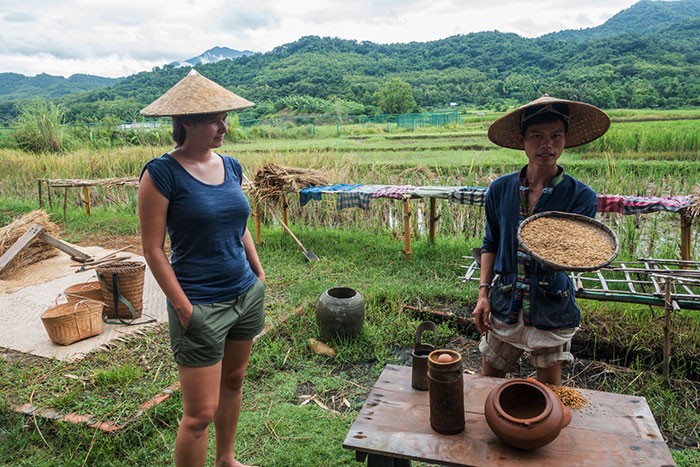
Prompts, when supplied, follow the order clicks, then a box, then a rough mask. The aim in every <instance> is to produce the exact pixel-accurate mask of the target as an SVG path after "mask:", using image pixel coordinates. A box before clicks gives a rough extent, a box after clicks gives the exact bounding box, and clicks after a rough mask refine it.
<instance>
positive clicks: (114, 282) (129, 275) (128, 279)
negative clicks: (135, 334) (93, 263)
mask: <svg viewBox="0 0 700 467" xmlns="http://www.w3.org/2000/svg"><path fill="white" fill-rule="evenodd" d="M95 270H96V272H97V278H98V279H99V281H100V285H101V288H102V301H103V302H104V310H103V314H104V315H105V316H106V317H107V318H111V319H128V320H133V319H136V318H140V317H141V314H142V311H143V279H144V274H145V272H146V265H145V264H144V263H141V262H138V261H129V262H126V261H125V262H121V263H114V264H107V265H104V266H98V267H97V268H96V269H95ZM115 288H116V293H117V300H116V305H115V297H114V293H113V291H114V289H115ZM119 297H121V298H122V299H124V300H126V301H128V302H129V303H130V304H131V306H132V307H133V309H134V312H133V314H132V312H131V310H130V309H129V307H128V306H126V305H125V304H124V303H123V302H122V301H121V300H120V299H119Z"/></svg>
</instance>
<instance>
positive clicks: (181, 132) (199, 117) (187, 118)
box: [172, 114, 211, 147]
mask: <svg viewBox="0 0 700 467" xmlns="http://www.w3.org/2000/svg"><path fill="white" fill-rule="evenodd" d="M207 118H211V114H192V115H173V117H172V119H173V142H174V143H175V147H178V146H182V145H183V144H185V139H186V138H187V130H185V125H184V124H185V123H199V122H202V121H204V120H206V119H207Z"/></svg>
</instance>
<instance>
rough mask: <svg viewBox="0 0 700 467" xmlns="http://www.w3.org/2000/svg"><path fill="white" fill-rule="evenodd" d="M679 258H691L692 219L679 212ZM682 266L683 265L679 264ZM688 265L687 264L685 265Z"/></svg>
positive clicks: (688, 259) (687, 259)
mask: <svg viewBox="0 0 700 467" xmlns="http://www.w3.org/2000/svg"><path fill="white" fill-rule="evenodd" d="M680 217H681V259H682V260H685V261H690V260H691V252H692V251H693V250H692V243H691V239H692V233H693V232H692V221H691V220H690V219H687V218H686V216H684V215H683V214H681V216H680ZM681 267H683V266H681ZM685 267H688V266H685Z"/></svg>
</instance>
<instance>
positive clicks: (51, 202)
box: [46, 180, 53, 209]
mask: <svg viewBox="0 0 700 467" xmlns="http://www.w3.org/2000/svg"><path fill="white" fill-rule="evenodd" d="M46 197H47V198H49V209H53V201H52V200H51V182H50V181H48V180H47V181H46Z"/></svg>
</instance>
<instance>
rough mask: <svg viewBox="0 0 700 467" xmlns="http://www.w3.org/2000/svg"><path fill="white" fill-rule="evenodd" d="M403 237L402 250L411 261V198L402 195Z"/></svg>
mask: <svg viewBox="0 0 700 467" xmlns="http://www.w3.org/2000/svg"><path fill="white" fill-rule="evenodd" d="M403 239H404V243H405V245H406V247H405V249H404V250H403V252H404V254H405V255H406V260H407V261H408V262H409V263H410V262H411V255H412V252H411V199H410V198H409V197H407V196H406V197H404V199H403Z"/></svg>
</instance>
